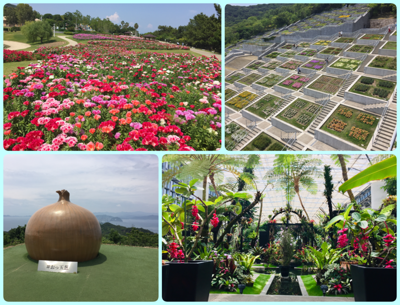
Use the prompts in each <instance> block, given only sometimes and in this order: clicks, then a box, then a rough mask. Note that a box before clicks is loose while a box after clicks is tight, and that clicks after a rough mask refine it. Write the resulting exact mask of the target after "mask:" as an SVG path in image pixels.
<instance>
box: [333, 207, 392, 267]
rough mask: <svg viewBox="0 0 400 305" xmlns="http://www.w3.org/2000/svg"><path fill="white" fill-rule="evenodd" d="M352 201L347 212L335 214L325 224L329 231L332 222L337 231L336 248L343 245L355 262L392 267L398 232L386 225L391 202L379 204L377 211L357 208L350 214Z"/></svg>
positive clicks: (370, 265) (390, 211)
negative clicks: (380, 205) (385, 204)
mask: <svg viewBox="0 0 400 305" xmlns="http://www.w3.org/2000/svg"><path fill="white" fill-rule="evenodd" d="M352 207H353V204H350V205H349V206H348V208H347V209H346V211H345V212H344V213H342V214H340V215H338V216H336V217H334V218H333V219H332V220H331V221H330V222H328V224H327V225H326V226H325V230H328V229H329V228H330V227H331V226H333V225H335V226H336V227H337V228H338V229H339V230H338V231H337V233H338V240H337V243H338V244H337V247H338V248H345V249H347V250H348V251H349V252H348V253H349V255H350V256H352V257H353V259H355V260H357V261H358V264H360V265H365V266H368V267H383V268H393V266H392V264H393V263H394V260H395V258H396V247H397V239H396V236H397V234H396V233H395V232H394V231H393V230H392V229H390V228H389V227H388V222H392V223H394V224H395V225H397V221H396V220H394V219H389V218H388V217H389V216H390V215H391V213H392V210H393V209H394V208H395V207H396V206H395V205H394V204H391V205H388V206H386V207H383V206H382V207H381V208H380V209H379V210H374V209H370V208H367V209H363V210H357V211H355V212H353V213H352V214H351V215H350V210H351V209H352Z"/></svg>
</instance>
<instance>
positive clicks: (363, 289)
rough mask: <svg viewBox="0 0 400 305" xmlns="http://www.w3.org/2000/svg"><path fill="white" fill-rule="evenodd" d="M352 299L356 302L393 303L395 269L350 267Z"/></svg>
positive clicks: (394, 295) (395, 283) (394, 297)
mask: <svg viewBox="0 0 400 305" xmlns="http://www.w3.org/2000/svg"><path fill="white" fill-rule="evenodd" d="M350 268H351V277H352V279H353V290H354V298H355V300H356V301H375V302H380V301H392V302H393V301H395V300H396V295H397V294H396V286H397V282H396V268H377V267H365V266H359V265H351V267H350Z"/></svg>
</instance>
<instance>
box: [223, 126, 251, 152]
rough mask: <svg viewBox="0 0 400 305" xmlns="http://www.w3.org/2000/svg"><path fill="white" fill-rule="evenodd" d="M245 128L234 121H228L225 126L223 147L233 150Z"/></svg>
mask: <svg viewBox="0 0 400 305" xmlns="http://www.w3.org/2000/svg"><path fill="white" fill-rule="evenodd" d="M246 134H247V130H246V129H245V128H243V127H242V126H240V125H239V124H236V123H235V122H231V123H229V124H228V125H227V126H226V127H225V147H226V149H227V150H233V149H234V148H235V147H236V145H237V144H238V143H240V141H241V140H242V139H243V138H244V137H245V136H246Z"/></svg>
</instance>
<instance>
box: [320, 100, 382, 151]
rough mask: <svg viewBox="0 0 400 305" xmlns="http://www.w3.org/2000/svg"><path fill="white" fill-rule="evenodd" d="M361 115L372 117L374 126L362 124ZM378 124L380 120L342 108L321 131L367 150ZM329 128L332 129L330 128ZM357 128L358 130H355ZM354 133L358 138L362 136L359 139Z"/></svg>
mask: <svg viewBox="0 0 400 305" xmlns="http://www.w3.org/2000/svg"><path fill="white" fill-rule="evenodd" d="M341 113H342V114H341ZM350 114H351V115H350ZM346 115H347V116H346ZM359 115H368V116H369V117H371V120H369V121H372V118H374V120H373V124H372V125H369V124H365V123H363V122H361V121H360V120H359V119H358V118H359ZM378 123H379V119H378V118H377V117H375V116H373V115H370V114H367V113H365V112H363V111H360V110H356V109H353V108H349V107H344V106H340V107H339V108H338V109H336V110H335V112H334V113H333V114H332V115H331V116H330V117H329V119H328V120H327V121H326V122H325V124H324V125H323V126H322V128H321V129H322V130H324V131H326V132H329V133H331V134H333V135H335V136H337V137H339V138H341V139H343V140H346V141H349V142H351V143H353V144H355V145H358V146H360V147H363V148H367V146H368V144H369V142H370V141H371V138H372V136H373V134H374V131H375V129H376V126H377V125H378ZM328 126H329V127H330V128H328ZM353 127H354V128H353ZM356 128H357V130H354V129H356ZM352 129H353V130H352ZM354 131H355V132H356V135H357V136H358V135H359V136H360V137H359V138H355V137H354V136H353V135H354ZM350 134H351V135H350Z"/></svg>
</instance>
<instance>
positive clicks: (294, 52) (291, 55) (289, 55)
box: [280, 51, 298, 58]
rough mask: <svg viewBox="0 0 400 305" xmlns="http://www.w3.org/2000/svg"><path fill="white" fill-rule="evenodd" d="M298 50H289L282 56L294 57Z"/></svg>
mask: <svg viewBox="0 0 400 305" xmlns="http://www.w3.org/2000/svg"><path fill="white" fill-rule="evenodd" d="M297 53H298V52H296V51H287V52H285V53H282V54H281V55H280V56H281V57H286V58H292V57H293V56H295V55H296V54H297Z"/></svg>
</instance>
